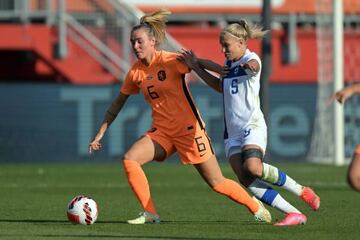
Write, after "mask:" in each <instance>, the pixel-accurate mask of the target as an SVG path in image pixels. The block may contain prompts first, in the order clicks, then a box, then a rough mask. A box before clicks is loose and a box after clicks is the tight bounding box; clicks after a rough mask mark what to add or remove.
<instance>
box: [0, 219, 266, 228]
mask: <svg viewBox="0 0 360 240" xmlns="http://www.w3.org/2000/svg"><path fill="white" fill-rule="evenodd" d="M1 222H3V223H63V224H69V225H74V224H71V223H70V222H69V221H68V220H47V219H0V223H1ZM109 223H110V224H126V225H129V224H128V223H127V222H126V221H96V224H109ZM172 224H174V225H175V224H176V225H177V224H182V225H183V224H241V225H261V224H262V223H259V222H255V221H241V222H240V221H239V222H234V221H221V220H203V221H202V220H199V221H196V220H195V221H194V220H191V221H189V220H188V221H161V224H160V225H172ZM129 226H130V225H129Z"/></svg>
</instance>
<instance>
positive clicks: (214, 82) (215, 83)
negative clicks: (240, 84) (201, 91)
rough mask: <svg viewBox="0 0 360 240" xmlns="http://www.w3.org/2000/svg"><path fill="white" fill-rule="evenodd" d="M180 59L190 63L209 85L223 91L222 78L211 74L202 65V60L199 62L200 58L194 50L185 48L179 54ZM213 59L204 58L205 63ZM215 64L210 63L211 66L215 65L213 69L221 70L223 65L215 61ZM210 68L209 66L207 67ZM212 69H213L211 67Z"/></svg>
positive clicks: (187, 63)
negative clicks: (217, 64)
mask: <svg viewBox="0 0 360 240" xmlns="http://www.w3.org/2000/svg"><path fill="white" fill-rule="evenodd" d="M179 59H180V61H183V62H185V63H186V65H188V67H189V68H191V69H192V70H194V71H195V72H196V74H197V75H199V77H200V78H202V79H203V80H204V81H205V82H206V84H207V85H209V86H210V87H211V88H213V89H214V90H215V91H217V92H222V84H221V81H220V78H218V77H215V76H214V75H212V74H210V73H209V72H207V71H206V70H205V68H204V67H203V66H202V65H201V62H199V59H198V58H197V57H196V56H195V54H194V53H193V52H192V51H189V50H183V51H182V52H181V53H180V56H179ZM210 62H211V61H205V60H202V63H203V64H209V63H210ZM212 63H213V64H209V65H211V66H209V67H213V70H214V71H215V70H217V71H220V72H221V70H220V68H221V66H220V65H219V66H216V65H215V64H216V63H214V62H212ZM207 69H208V68H207ZM209 70H211V69H209Z"/></svg>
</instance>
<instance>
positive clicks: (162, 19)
mask: <svg viewBox="0 0 360 240" xmlns="http://www.w3.org/2000/svg"><path fill="white" fill-rule="evenodd" d="M170 14H171V12H170V11H167V10H165V9H161V10H159V11H156V12H153V13H148V14H145V15H144V16H142V17H141V18H140V24H139V25H136V26H134V27H133V28H132V30H131V32H133V31H135V30H138V29H140V28H145V29H146V30H147V32H148V35H149V37H154V38H155V41H156V43H155V46H157V47H158V46H159V45H161V44H162V43H164V42H165V40H166V32H165V28H166V22H167V17H168V16H169V15H170Z"/></svg>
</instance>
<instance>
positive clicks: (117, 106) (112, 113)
mask: <svg viewBox="0 0 360 240" xmlns="http://www.w3.org/2000/svg"><path fill="white" fill-rule="evenodd" d="M128 97H129V95H126V94H124V93H122V92H120V94H119V95H118V96H117V97H116V98H115V99H114V101H113V102H112V103H111V105H110V106H109V108H108V109H107V111H106V113H105V117H104V120H103V122H102V124H101V126H100V129H99V131H98V132H97V134H96V136H95V138H94V139H93V140H92V141H91V143H90V144H89V153H91V152H92V151H97V150H99V149H100V148H101V143H100V140H101V139H102V138H103V136H104V134H105V132H106V130H107V129H108V127H109V126H110V125H111V123H112V122H113V121H114V120H115V118H116V117H117V115H118V114H119V112H120V111H121V109H122V108H123V106H124V104H125V103H126V101H127V99H128Z"/></svg>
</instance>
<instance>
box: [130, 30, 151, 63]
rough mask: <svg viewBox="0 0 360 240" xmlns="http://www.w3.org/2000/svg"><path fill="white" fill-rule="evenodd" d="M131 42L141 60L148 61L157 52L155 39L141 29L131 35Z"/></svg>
mask: <svg viewBox="0 0 360 240" xmlns="http://www.w3.org/2000/svg"><path fill="white" fill-rule="evenodd" d="M130 42H131V45H132V48H133V51H134V53H135V55H136V57H137V58H138V59H139V60H143V59H147V58H149V56H151V55H152V53H153V52H154V50H155V39H154V38H150V37H149V35H148V34H147V31H146V30H145V29H143V28H139V29H137V30H135V31H133V32H132V33H131V37H130Z"/></svg>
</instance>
